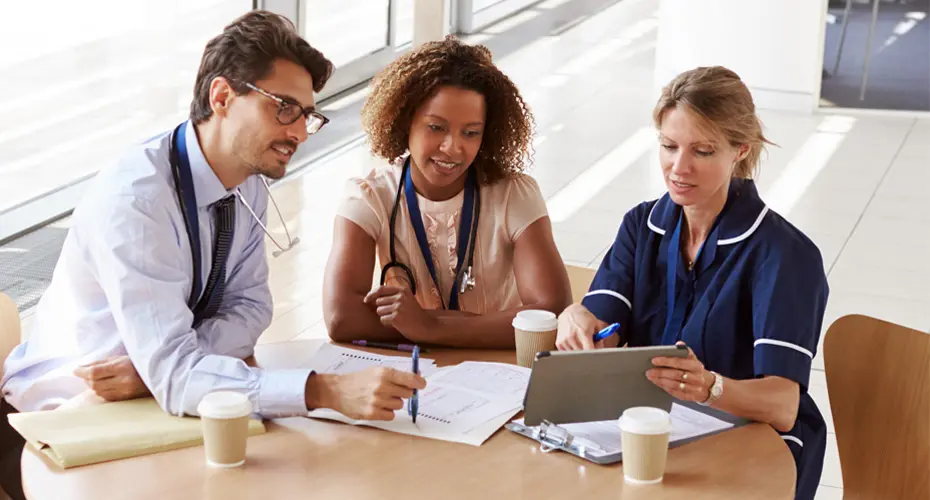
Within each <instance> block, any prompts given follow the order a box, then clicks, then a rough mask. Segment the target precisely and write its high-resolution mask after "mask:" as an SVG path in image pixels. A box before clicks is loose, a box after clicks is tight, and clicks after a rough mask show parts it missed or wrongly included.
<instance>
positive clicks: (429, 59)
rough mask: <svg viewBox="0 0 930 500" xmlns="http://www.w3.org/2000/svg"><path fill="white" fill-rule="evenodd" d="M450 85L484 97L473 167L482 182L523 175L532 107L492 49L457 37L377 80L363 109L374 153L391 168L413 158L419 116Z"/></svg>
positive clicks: (404, 60)
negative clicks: (484, 112)
mask: <svg viewBox="0 0 930 500" xmlns="http://www.w3.org/2000/svg"><path fill="white" fill-rule="evenodd" d="M445 85H450V86H454V87H459V88H463V89H468V90H473V91H475V92H478V93H479V94H481V95H483V96H484V100H485V108H486V109H487V117H486V119H485V127H484V134H483V136H482V140H481V148H480V149H479V150H478V155H477V156H476V157H475V161H474V162H473V163H472V167H473V168H475V169H476V170H477V172H478V177H479V179H480V181H481V182H482V183H483V184H492V183H494V182H497V181H499V180H501V179H504V178H506V177H508V176H511V175H513V174H516V173H519V172H522V171H523V169H524V168H525V166H526V162H527V161H528V160H529V157H530V148H531V139H532V135H533V127H534V121H533V115H532V113H531V112H530V110H529V107H528V106H527V104H526V102H524V100H523V98H522V97H521V96H520V91H519V90H517V86H516V85H514V83H513V82H512V81H511V80H510V78H507V76H506V75H504V73H502V72H501V71H500V70H499V69H497V67H496V66H495V65H494V63H492V62H491V51H490V50H488V48H487V47H484V46H483V45H466V44H464V43H462V42H460V41H458V40H456V39H455V38H454V37H452V36H447V37H446V38H445V40H443V41H437V42H428V43H425V44H423V45H422V46H421V47H419V48H417V49H416V50H414V51H413V52H411V53H409V54H407V55H405V56H403V57H400V58H399V59H397V60H395V61H394V62H392V63H391V64H390V65H388V66H387V67H386V68H385V69H384V70H383V71H381V73H379V74H378V76H376V77H375V79H374V80H373V82H372V91H371V95H370V96H369V98H368V101H367V102H366V103H365V106H364V107H363V108H362V127H363V128H364V129H365V133H366V134H368V140H369V142H370V143H371V151H372V153H373V154H375V155H377V156H379V157H381V158H384V159H386V160H388V161H391V162H396V161H397V160H398V159H400V158H401V157H402V156H403V155H404V154H405V153H406V152H407V148H408V141H409V138H410V127H411V125H412V122H413V116H414V113H415V112H416V110H417V109H418V108H419V107H420V106H421V105H422V104H423V103H425V102H426V101H427V100H429V99H430V98H432V97H433V96H434V95H435V94H436V92H437V91H438V89H439V87H441V86H445Z"/></svg>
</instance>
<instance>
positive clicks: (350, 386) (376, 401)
mask: <svg viewBox="0 0 930 500" xmlns="http://www.w3.org/2000/svg"><path fill="white" fill-rule="evenodd" d="M424 387H426V379H424V378H423V377H421V376H419V375H415V374H413V373H411V372H402V371H398V370H395V369H393V368H381V367H378V368H369V369H367V370H363V371H360V372H355V373H347V374H345V375H329V374H324V373H319V374H314V375H311V376H310V378H309V379H307V388H306V393H305V399H306V402H307V409H308V410H313V409H316V408H331V409H333V410H336V411H338V412H339V413H342V414H343V415H345V416H347V417H349V418H352V419H355V420H393V419H394V410H400V409H402V408H403V407H404V402H403V399H409V398H410V397H411V396H412V395H413V390H414V389H423V388H424Z"/></svg>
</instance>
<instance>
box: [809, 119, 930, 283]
mask: <svg viewBox="0 0 930 500" xmlns="http://www.w3.org/2000/svg"><path fill="white" fill-rule="evenodd" d="M916 126H917V119H916V118H912V119H911V126H910V127H909V128H908V129H907V132H906V133H905V134H904V138H903V139H901V144H900V145H899V146H898V149H897V151H895V152H894V155H892V157H891V160H890V161H889V162H888V167H887V168H886V169H885V171H884V172H883V173H882V176H881V178H879V179H878V183H877V184H876V185H875V189H874V190H873V191H872V196H870V197H869V201H867V202H866V204H865V207H863V208H862V212H861V213H860V214H859V217H858V218H857V219H856V223H855V224H853V227H852V229H851V230H850V231H849V235H848V236H847V237H846V241H844V242H843V245H842V246H841V247H840V251H839V253H838V254H837V256H836V259H834V260H833V263H832V264H830V269H828V270H827V278H828V279H829V277H830V274H832V273H833V269H834V268H835V267H836V263H837V262H839V260H840V258H841V257H842V256H843V251H844V250H846V247H847V246H848V245H849V240H851V239H852V236H853V234H855V232H856V229H857V228H858V227H859V225H860V224H861V223H862V219H863V218H865V213H866V212H868V211H869V206H871V205H872V202H873V201H874V200H875V196H876V195H877V194H878V190H879V189H880V188H881V187H882V184H883V183H884V182H885V179H886V178H887V177H888V172H891V169H892V168H894V164H895V162H896V161H897V160H898V156H899V155H900V154H901V150H902V149H904V146H905V144H907V140H908V139H910V137H911V133H912V132H913V131H914V128H915V127H916Z"/></svg>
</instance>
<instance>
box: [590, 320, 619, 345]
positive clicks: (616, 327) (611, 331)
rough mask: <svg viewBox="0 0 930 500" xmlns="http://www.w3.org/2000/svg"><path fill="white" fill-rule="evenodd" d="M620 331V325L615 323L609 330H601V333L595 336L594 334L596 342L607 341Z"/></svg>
mask: <svg viewBox="0 0 930 500" xmlns="http://www.w3.org/2000/svg"><path fill="white" fill-rule="evenodd" d="M619 329H620V323H614V324H612V325H610V326H608V327H607V328H604V329H603V330H601V331H599V332H597V333H595V334H594V341H595V342H600V341H601V340H604V339H606V338H607V337H610V336H611V335H613V334H615V333H617V330H619Z"/></svg>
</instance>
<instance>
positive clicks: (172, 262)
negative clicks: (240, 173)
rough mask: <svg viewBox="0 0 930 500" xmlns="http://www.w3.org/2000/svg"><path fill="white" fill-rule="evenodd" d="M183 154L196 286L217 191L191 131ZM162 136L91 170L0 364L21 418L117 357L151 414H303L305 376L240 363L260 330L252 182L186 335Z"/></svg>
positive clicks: (260, 246)
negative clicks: (30, 310)
mask: <svg viewBox="0 0 930 500" xmlns="http://www.w3.org/2000/svg"><path fill="white" fill-rule="evenodd" d="M185 126H186V127H187V131H186V136H187V137H186V141H187V151H188V155H189V159H190V165H191V174H192V177H193V181H194V189H195V191H196V196H197V206H198V207H197V210H198V218H199V222H200V228H199V229H200V241H201V250H202V254H203V255H202V256H201V262H202V270H201V271H202V276H201V282H202V283H206V280H207V275H208V274H209V272H210V268H211V266H212V253H213V241H214V228H213V225H214V221H213V213H212V207H211V204H213V203H214V202H216V201H218V200H220V199H221V198H223V197H225V196H228V195H229V194H231V193H235V190H232V191H227V190H226V189H225V187H224V186H223V185H222V183H221V182H220V180H219V179H218V178H217V176H216V174H215V173H214V172H213V170H212V169H211V168H210V166H209V165H208V164H207V161H206V158H204V155H203V151H202V150H201V149H200V145H199V143H198V140H197V135H196V133H195V132H194V127H193V125H192V124H191V123H190V122H188V123H187V125H185ZM170 142H171V133H170V132H169V133H165V134H162V135H160V136H158V137H155V138H153V139H151V140H149V141H148V142H146V143H144V144H142V145H140V146H137V147H136V148H134V149H133V150H132V151H130V152H129V153H128V154H127V155H126V156H125V157H124V158H123V159H122V160H121V161H119V163H118V164H117V165H116V166H115V167H113V168H109V169H105V170H102V171H101V172H100V173H99V174H98V175H97V177H96V178H95V179H94V181H93V186H92V187H91V188H90V189H89V190H88V192H87V193H86V194H85V196H84V198H83V199H82V200H81V203H80V205H79V206H78V207H77V208H76V209H75V211H74V215H73V218H72V227H71V229H70V231H69V233H68V236H67V239H66V240H65V244H64V247H63V248H62V252H61V257H60V259H59V261H58V265H57V266H56V268H55V273H54V275H53V277H52V282H51V284H50V285H49V288H48V290H47V291H46V292H45V294H44V295H43V297H42V299H41V301H40V302H39V305H38V309H37V311H36V319H35V323H34V329H33V331H32V332H31V334H30V337H29V340H28V341H27V342H25V343H23V344H21V345H19V346H18V347H17V348H16V349H15V350H13V352H12V353H11V354H10V356H9V358H8V359H7V360H6V362H5V363H4V372H3V379H2V390H3V395H4V397H5V398H6V399H7V401H8V402H9V403H10V404H12V405H13V406H14V407H16V408H17V409H18V410H20V411H35V410H48V409H53V408H56V407H57V406H59V405H60V404H62V403H64V402H65V401H67V400H69V399H71V398H72V397H74V396H77V395H79V394H81V393H82V392H84V391H87V390H88V386H87V384H86V383H85V382H84V381H83V380H81V379H80V378H78V377H76V376H75V375H74V373H73V372H74V369H75V368H76V367H78V366H80V365H83V364H86V363H90V362H93V361H98V360H102V359H105V358H107V357H110V356H117V355H122V354H128V355H129V357H130V358H131V359H132V362H133V365H135V368H136V371H138V372H139V375H140V376H141V377H142V380H144V381H145V384H146V385H147V386H148V388H149V390H151V392H152V394H153V395H154V396H155V399H156V400H157V401H158V403H159V405H161V407H162V408H163V409H164V410H165V411H167V412H169V413H171V414H174V415H197V404H198V403H199V402H200V400H201V398H203V396H204V395H206V394H207V393H209V392H212V391H217V390H230V391H236V392H240V393H243V394H245V395H247V396H248V397H249V399H250V400H251V402H252V405H253V409H254V411H255V412H256V413H258V414H260V415H262V416H265V417H277V416H288V415H296V414H301V413H305V412H306V411H307V409H306V406H305V402H304V388H305V385H306V381H307V377H308V376H309V374H310V371H309V370H284V371H266V370H262V369H259V368H252V367H249V366H248V365H246V363H245V362H244V361H243V358H246V357H248V356H251V355H252V353H253V349H254V347H255V343H256V341H257V340H258V337H259V335H260V334H261V333H262V331H264V330H265V328H267V327H268V325H269V323H270V322H271V316H272V299H271V292H270V290H269V288H268V264H267V261H266V258H265V243H264V232H263V230H262V228H261V226H260V225H259V224H258V222H256V221H255V219H254V218H253V217H252V215H251V214H250V213H249V211H248V210H246V209H245V207H244V206H243V205H242V203H241V202H242V201H243V200H244V201H245V202H247V203H249V205H250V206H251V207H252V208H253V209H254V211H255V213H256V214H258V216H259V217H261V218H262V219H263V220H264V219H265V212H266V209H267V206H268V194H267V193H266V192H265V190H264V188H263V187H262V185H261V180H260V179H259V178H258V177H250V178H249V179H248V180H247V181H246V182H245V183H243V184H242V185H241V186H239V196H240V199H239V202H240V203H237V207H236V223H235V224H236V225H235V234H234V237H233V242H232V247H231V249H230V253H229V260H228V262H227V265H226V269H227V277H226V291H225V295H224V296H223V302H222V305H221V306H220V309H219V312H218V313H217V314H216V315H215V316H214V317H212V318H210V319H207V320H206V321H204V322H203V323H201V324H200V326H198V327H197V329H196V330H195V329H193V328H192V323H193V317H194V316H193V313H192V312H191V310H190V309H189V308H188V306H187V298H188V296H189V294H190V288H191V284H192V283H191V281H192V280H191V273H192V268H193V264H192V259H191V250H190V244H189V242H188V237H187V231H186V229H185V226H184V219H183V216H182V213H181V209H180V205H179V203H178V200H177V195H176V194H175V190H174V180H173V177H172V173H171V166H170V162H169V148H170Z"/></svg>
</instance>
